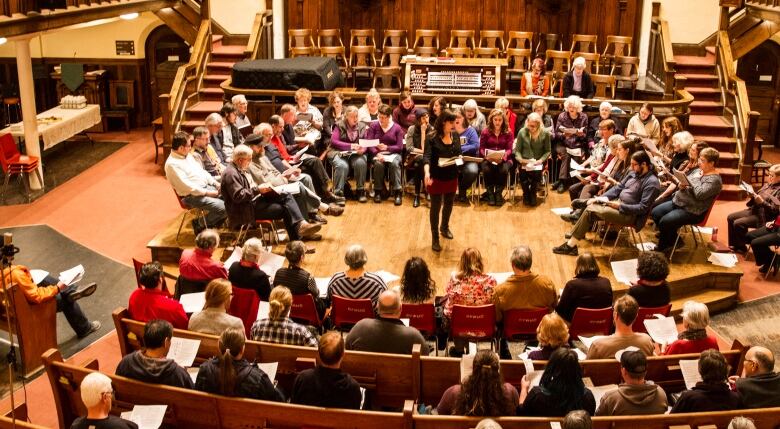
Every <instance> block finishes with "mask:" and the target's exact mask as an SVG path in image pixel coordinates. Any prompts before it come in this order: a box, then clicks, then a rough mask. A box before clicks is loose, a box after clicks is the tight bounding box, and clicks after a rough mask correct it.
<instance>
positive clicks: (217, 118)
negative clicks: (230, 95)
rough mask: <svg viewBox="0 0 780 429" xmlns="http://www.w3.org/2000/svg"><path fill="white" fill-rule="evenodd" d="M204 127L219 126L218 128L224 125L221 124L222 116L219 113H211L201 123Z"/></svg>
mask: <svg viewBox="0 0 780 429" xmlns="http://www.w3.org/2000/svg"><path fill="white" fill-rule="evenodd" d="M203 122H204V123H205V124H206V125H214V124H219V125H220V126H221V125H222V124H223V123H224V122H222V115H220V114H219V113H216V112H215V113H211V114H209V115H208V116H206V120H205V121H203Z"/></svg>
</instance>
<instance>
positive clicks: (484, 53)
mask: <svg viewBox="0 0 780 429" xmlns="http://www.w3.org/2000/svg"><path fill="white" fill-rule="evenodd" d="M529 51H530V49H529ZM500 55H501V50H500V49H499V48H483V47H479V48H474V50H473V51H472V56H473V57H474V58H499V56H500Z"/></svg>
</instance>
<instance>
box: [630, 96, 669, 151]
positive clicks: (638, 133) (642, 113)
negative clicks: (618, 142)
mask: <svg viewBox="0 0 780 429" xmlns="http://www.w3.org/2000/svg"><path fill="white" fill-rule="evenodd" d="M626 137H628V138H634V137H638V138H640V139H653V140H655V141H656V142H657V141H658V140H659V139H660V138H661V124H659V123H658V119H656V117H655V115H653V106H652V105H651V104H650V103H645V104H643V105H642V107H641V108H640V109H639V113H637V114H636V115H634V116H633V117H632V118H631V119H630V120H629V121H628V126H627V127H626Z"/></svg>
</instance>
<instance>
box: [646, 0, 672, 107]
mask: <svg viewBox="0 0 780 429" xmlns="http://www.w3.org/2000/svg"><path fill="white" fill-rule="evenodd" d="M650 22H651V26H652V28H653V29H654V31H655V32H657V34H658V36H657V39H655V40H657V41H656V42H655V43H653V42H651V46H652V48H651V50H652V51H653V52H650V57H649V58H648V63H649V66H648V70H649V71H650V70H652V71H653V72H655V73H648V74H650V75H652V76H653V77H655V78H656V79H657V80H659V82H658V83H660V84H661V85H663V87H664V94H665V97H666V98H672V97H673V96H674V93H675V81H674V74H675V72H676V70H675V67H676V66H677V61H676V60H675V59H674V50H673V49H672V36H671V32H670V31H669V23H668V22H667V21H666V20H665V19H663V18H661V17H660V4H659V3H654V4H653V16H652V18H651V20H650ZM651 34H652V32H651ZM659 42H660V43H659ZM657 45H660V46H657ZM656 55H658V56H660V58H656ZM658 63H660V65H661V69H658V70H656V69H655V68H654V66H655V65H656V64H658ZM656 74H660V75H661V76H656Z"/></svg>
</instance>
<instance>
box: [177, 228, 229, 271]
mask: <svg viewBox="0 0 780 429" xmlns="http://www.w3.org/2000/svg"><path fill="white" fill-rule="evenodd" d="M195 246H196V247H195V248H194V249H184V250H183V251H182V252H181V257H180V258H179V275H180V276H182V277H184V278H185V279H187V280H192V281H196V282H202V281H209V280H213V279H226V278H227V274H228V273H227V270H225V266H224V265H222V263H221V262H219V261H215V260H214V259H213V257H212V255H213V254H214V250H216V249H217V248H218V247H219V233H218V232H217V231H216V230H213V229H204V230H203V231H201V232H200V233H199V234H198V235H197V236H195Z"/></svg>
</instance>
